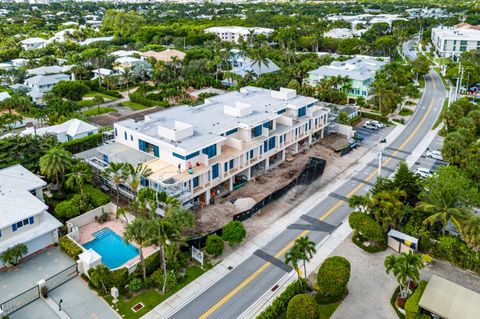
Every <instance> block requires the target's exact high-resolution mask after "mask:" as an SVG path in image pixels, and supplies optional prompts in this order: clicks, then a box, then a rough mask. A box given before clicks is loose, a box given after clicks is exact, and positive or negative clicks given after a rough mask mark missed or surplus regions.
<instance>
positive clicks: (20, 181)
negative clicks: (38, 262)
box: [0, 165, 62, 268]
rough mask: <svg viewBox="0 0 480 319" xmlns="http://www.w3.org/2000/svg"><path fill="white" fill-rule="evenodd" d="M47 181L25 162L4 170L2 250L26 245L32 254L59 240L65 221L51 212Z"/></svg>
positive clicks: (1, 182)
mask: <svg viewBox="0 0 480 319" xmlns="http://www.w3.org/2000/svg"><path fill="white" fill-rule="evenodd" d="M46 184H47V183H45V182H44V181H43V180H42V179H40V178H39V177H37V176H36V175H35V174H33V173H31V172H30V171H29V170H27V169H26V168H24V167H23V166H21V165H14V166H10V167H7V168H4V169H1V170H0V253H3V252H4V251H5V250H7V249H9V248H12V247H14V246H15V245H18V244H25V245H26V246H27V249H28V253H27V255H30V254H33V253H35V252H37V251H39V250H41V249H43V248H45V247H48V246H50V245H53V244H54V243H56V242H57V241H58V232H57V230H58V228H59V227H60V226H62V224H61V223H60V222H59V221H58V220H56V219H55V218H54V217H53V216H52V215H50V214H49V213H48V211H47V209H48V206H47V205H45V203H44V201H43V192H42V188H43V187H44V186H45V185H46ZM3 266H5V265H4V264H3V263H2V261H0V268H2V267H3Z"/></svg>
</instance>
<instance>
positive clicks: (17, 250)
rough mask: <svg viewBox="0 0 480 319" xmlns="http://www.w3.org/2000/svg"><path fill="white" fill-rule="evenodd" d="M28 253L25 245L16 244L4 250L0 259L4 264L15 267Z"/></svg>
mask: <svg viewBox="0 0 480 319" xmlns="http://www.w3.org/2000/svg"><path fill="white" fill-rule="evenodd" d="M27 253H28V247H27V246H26V245H25V244H18V245H15V246H13V247H11V248H8V249H7V250H5V251H4V252H3V253H2V254H1V255H0V259H1V260H2V261H3V263H4V264H12V265H17V264H18V261H19V260H20V259H21V258H22V257H23V256H25V255H26V254H27Z"/></svg>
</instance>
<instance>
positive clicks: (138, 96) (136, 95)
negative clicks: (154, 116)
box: [128, 92, 169, 107]
mask: <svg viewBox="0 0 480 319" xmlns="http://www.w3.org/2000/svg"><path fill="white" fill-rule="evenodd" d="M128 97H129V98H130V101H132V102H135V103H139V104H142V105H145V106H148V107H152V106H161V107H167V106H169V104H168V102H167V101H156V100H152V99H149V98H148V97H145V96H143V94H142V93H140V92H133V93H130V94H129V95H128Z"/></svg>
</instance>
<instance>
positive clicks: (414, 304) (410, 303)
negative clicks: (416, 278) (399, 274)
mask: <svg viewBox="0 0 480 319" xmlns="http://www.w3.org/2000/svg"><path fill="white" fill-rule="evenodd" d="M425 287H427V282H426V281H425V280H422V281H420V283H419V284H418V287H417V289H416V290H415V292H414V293H413V295H411V296H410V298H408V300H407V303H406V304H405V319H418V317H419V315H420V306H419V305H418V303H419V302H420V298H422V294H423V291H424V290H425Z"/></svg>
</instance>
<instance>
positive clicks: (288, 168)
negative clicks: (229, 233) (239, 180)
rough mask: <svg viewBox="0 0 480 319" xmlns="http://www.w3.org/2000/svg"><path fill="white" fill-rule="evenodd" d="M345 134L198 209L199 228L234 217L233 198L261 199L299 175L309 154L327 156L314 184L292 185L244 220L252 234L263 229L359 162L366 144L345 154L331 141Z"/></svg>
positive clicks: (217, 225)
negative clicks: (319, 175)
mask: <svg viewBox="0 0 480 319" xmlns="http://www.w3.org/2000/svg"><path fill="white" fill-rule="evenodd" d="M342 138H343V137H341V136H335V135H332V136H329V137H327V138H324V139H323V140H320V141H319V142H318V143H317V144H315V145H313V146H312V147H311V148H310V149H308V150H307V151H305V152H302V153H299V154H297V155H296V156H295V157H294V158H293V161H292V162H283V163H281V164H280V165H278V166H277V167H275V168H274V169H272V170H269V171H266V172H265V173H264V174H262V175H259V176H256V177H255V178H254V179H252V180H251V181H249V182H248V183H247V184H246V185H245V186H243V187H241V188H239V189H237V190H235V191H232V192H231V193H230V194H228V196H225V197H224V198H221V199H220V200H218V201H217V203H216V204H215V205H210V206H207V207H205V208H204V209H202V210H200V211H197V231H198V232H199V233H208V232H211V231H214V230H216V229H218V228H220V227H222V226H223V225H225V224H226V223H228V222H229V221H231V220H232V217H233V215H235V214H237V213H239V212H238V211H237V209H236V207H235V206H234V205H233V204H232V203H231V202H230V200H231V199H238V198H253V199H254V200H255V201H256V202H258V201H260V200H262V199H263V198H265V197H266V196H268V195H269V194H271V193H273V192H274V191H275V190H277V189H280V188H282V187H283V186H285V185H287V184H288V183H289V182H290V181H292V180H293V179H295V178H296V177H297V176H298V175H299V174H300V173H301V171H302V169H303V168H304V167H305V165H306V164H307V162H308V160H309V157H311V156H313V157H319V158H322V159H324V160H326V162H327V164H326V167H325V172H324V174H323V176H322V177H320V178H319V179H318V180H316V181H314V182H313V183H311V184H310V185H300V186H296V187H294V188H292V189H291V190H290V191H289V192H288V193H287V194H285V196H283V197H282V198H280V199H278V200H277V201H275V202H273V203H271V204H269V205H268V206H266V207H265V208H263V209H262V210H261V212H259V213H257V215H256V216H255V217H253V218H250V219H249V220H246V221H244V224H245V227H247V231H248V234H249V236H254V235H255V234H257V233H260V232H261V231H262V230H263V229H265V228H266V227H268V225H270V224H271V222H273V221H275V220H277V219H279V218H280V217H282V216H283V215H285V214H286V213H287V212H288V211H289V210H290V209H292V208H293V207H295V206H296V204H297V203H299V202H301V201H302V200H303V199H305V198H308V197H309V196H311V195H312V194H313V193H315V192H316V191H318V189H319V188H320V187H322V186H323V185H326V184H327V183H329V182H331V181H332V180H334V179H335V178H336V176H338V175H339V174H340V173H341V172H343V171H344V170H345V169H347V168H349V167H350V166H352V165H354V164H355V163H357V161H358V159H359V158H360V157H362V156H363V155H364V154H365V153H366V152H367V151H368V149H367V148H366V147H359V148H357V149H356V150H353V151H352V153H350V154H348V155H346V156H343V157H341V156H340V155H339V154H338V153H335V152H334V151H333V150H332V149H331V148H330V147H328V146H327V145H332V144H333V143H334V142H335V141H336V140H338V139H342Z"/></svg>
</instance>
